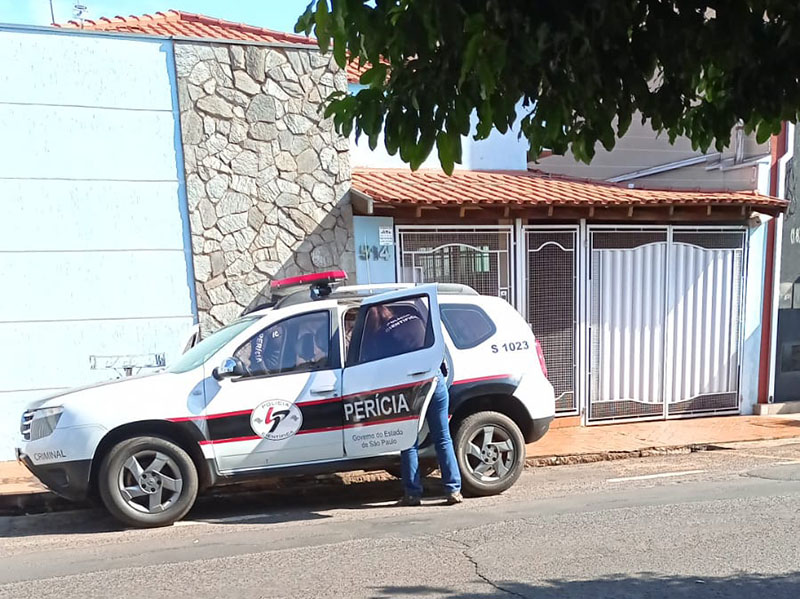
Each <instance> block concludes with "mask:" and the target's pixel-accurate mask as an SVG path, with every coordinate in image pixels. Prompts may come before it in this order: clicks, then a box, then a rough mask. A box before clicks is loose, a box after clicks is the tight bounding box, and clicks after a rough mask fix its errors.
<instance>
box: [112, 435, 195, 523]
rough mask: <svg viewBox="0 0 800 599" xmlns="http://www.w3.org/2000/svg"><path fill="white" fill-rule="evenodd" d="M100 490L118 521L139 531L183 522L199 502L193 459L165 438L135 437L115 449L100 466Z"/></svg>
mask: <svg viewBox="0 0 800 599" xmlns="http://www.w3.org/2000/svg"><path fill="white" fill-rule="evenodd" d="M98 487H99V491H100V497H101V499H102V500H103V504H104V505H105V506H106V509H107V510H108V511H109V512H110V513H111V515H112V516H114V517H115V518H116V519H117V520H119V521H121V522H123V523H125V524H128V525H130V526H136V527H140V528H152V527H156V526H167V525H169V524H172V523H173V522H175V521H176V520H180V519H181V518H183V516H185V515H186V513H187V512H188V511H189V510H190V509H191V507H192V505H194V501H195V499H196V498H197V489H198V477H197V469H196V468H195V465H194V462H192V458H190V457H189V455H188V454H187V453H186V452H185V451H184V450H183V449H181V448H180V447H179V446H178V445H176V444H175V443H172V442H171V441H167V440H166V439H162V438H161V437H136V438H133V439H128V440H126V441H122V442H120V443H118V444H117V445H115V446H114V447H112V448H111V450H110V451H109V452H108V453H107V454H106V456H105V458H103V461H102V463H101V465H100V471H99V478H98Z"/></svg>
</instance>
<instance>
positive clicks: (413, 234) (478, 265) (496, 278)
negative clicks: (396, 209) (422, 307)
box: [396, 226, 514, 302]
mask: <svg viewBox="0 0 800 599" xmlns="http://www.w3.org/2000/svg"><path fill="white" fill-rule="evenodd" d="M512 233H513V229H512V228H511V227H497V226H486V227H479V226H475V227H437V226H429V227H426V226H420V227H404V226H398V227H397V229H396V235H397V249H398V251H397V262H398V264H397V274H398V278H399V280H400V281H401V282H407V283H423V282H431V281H436V282H438V283H461V284H464V285H469V286H470V287H472V288H473V289H475V290H476V291H477V292H478V293H481V294H483V295H495V296H498V297H502V298H503V299H505V300H508V301H509V302H513V298H514V289H513V283H512V281H513V276H512V268H513V266H512V260H511V256H512V248H513V239H512Z"/></svg>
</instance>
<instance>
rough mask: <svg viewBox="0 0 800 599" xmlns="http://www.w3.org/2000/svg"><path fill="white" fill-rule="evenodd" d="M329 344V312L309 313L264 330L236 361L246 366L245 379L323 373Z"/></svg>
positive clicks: (327, 359)
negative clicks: (300, 373)
mask: <svg viewBox="0 0 800 599" xmlns="http://www.w3.org/2000/svg"><path fill="white" fill-rule="evenodd" d="M330 344H331V325H330V313H329V312H328V311H327V310H325V311H320V312H310V313H308V314H300V315H298V316H292V317H290V318H287V319H285V320H282V321H280V322H276V323H275V324H272V325H270V326H268V327H267V328H265V329H263V330H262V331H260V332H259V333H257V334H256V335H254V336H253V337H251V338H250V339H249V340H248V341H246V342H245V343H244V344H242V345H241V346H240V347H239V349H237V350H236V352H235V353H234V358H236V359H237V360H239V362H240V363H241V364H242V366H243V367H244V372H245V374H244V377H255V376H269V375H276V374H289V373H291V372H308V371H311V370H323V369H325V368H328V367H329V357H330Z"/></svg>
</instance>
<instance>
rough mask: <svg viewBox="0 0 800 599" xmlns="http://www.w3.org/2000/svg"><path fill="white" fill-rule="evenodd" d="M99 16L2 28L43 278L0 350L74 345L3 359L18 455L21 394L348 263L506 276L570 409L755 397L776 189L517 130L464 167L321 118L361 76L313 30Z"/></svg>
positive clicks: (733, 407)
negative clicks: (593, 167)
mask: <svg viewBox="0 0 800 599" xmlns="http://www.w3.org/2000/svg"><path fill="white" fill-rule="evenodd" d="M84 25H85V28H84V29H79V28H75V27H69V28H63V29H58V28H25V27H16V26H0V47H2V48H3V49H4V51H8V52H11V53H12V55H13V56H15V57H16V58H15V60H14V61H9V62H7V63H6V64H4V65H2V66H0V110H2V111H5V113H4V118H2V119H0V128H3V135H2V136H0V137H1V138H2V139H4V140H6V141H5V142H3V143H2V144H0V146H2V150H0V151H1V152H3V159H4V160H3V161H2V162H3V166H2V167H0V168H3V169H4V171H3V173H2V174H0V185H3V186H5V189H6V190H7V191H6V192H4V193H3V194H0V202H2V204H3V210H4V211H5V213H6V214H9V215H11V218H12V221H13V222H14V223H19V225H18V226H15V229H16V231H15V234H12V235H11V236H9V237H7V238H6V239H5V240H4V241H3V242H2V243H3V244H5V246H4V248H3V251H2V252H0V260H2V261H3V270H4V272H5V273H9V274H7V280H6V283H7V284H8V285H9V288H11V289H24V290H26V292H25V293H23V294H14V297H13V298H11V299H10V298H9V297H8V296H6V298H5V299H4V300H2V301H4V302H6V304H5V305H3V304H0V312H1V313H2V318H0V321H2V322H0V327H2V329H3V330H2V334H3V336H4V338H8V339H11V340H12V342H11V343H7V344H4V348H5V349H4V351H6V352H7V355H6V356H5V358H6V359H5V360H4V361H3V363H4V364H7V365H8V364H15V363H18V358H19V355H20V354H19V349H18V348H19V347H23V348H24V350H23V353H24V355H25V360H26V362H27V363H31V362H34V361H35V360H37V359H38V356H40V355H41V351H42V348H43V347H46V348H48V350H49V351H50V353H52V354H55V355H68V356H69V360H63V361H52V362H48V361H46V360H45V362H44V364H45V365H44V367H41V368H40V367H37V369H34V370H35V373H34V370H30V373H31V374H30V376H29V375H28V374H26V372H28V371H27V370H26V371H25V372H23V371H22V369H19V370H15V371H13V372H6V373H4V377H3V381H4V382H3V387H2V388H0V433H2V435H0V439H6V441H0V459H3V458H4V457H5V458H7V459H10V458H11V453H10V452H11V447H12V446H13V439H14V435H15V434H16V429H17V427H18V418H19V413H20V412H21V410H22V406H23V404H24V403H26V402H27V401H30V400H32V399H34V398H36V397H41V396H43V395H46V394H47V393H51V392H57V391H59V390H61V389H63V388H67V387H70V386H74V385H76V384H82V383H87V382H93V381H96V380H102V379H103V378H109V377H113V376H114V375H129V374H134V373H137V372H147V371H148V370H150V369H153V368H159V367H162V366H164V365H168V364H169V363H170V362H171V360H173V359H174V358H175V356H177V355H178V353H179V352H180V350H181V343H180V342H181V340H182V339H183V338H184V336H185V335H186V334H188V333H189V332H190V331H191V329H192V327H193V326H199V327H200V329H201V332H202V333H203V334H208V333H209V332H211V331H213V330H215V329H216V328H218V327H219V326H221V325H222V324H225V323H227V322H230V321H231V320H232V319H234V318H236V316H237V315H238V314H239V313H241V310H242V309H243V308H244V307H245V306H246V305H247V303H249V301H250V299H252V297H253V295H254V294H255V292H256V291H257V290H258V289H260V288H261V287H262V286H263V285H264V284H266V283H267V282H268V281H269V280H271V279H274V278H281V277H284V276H292V275H296V274H301V273H307V272H313V271H320V270H325V269H330V268H332V267H336V268H343V269H344V270H346V271H347V272H348V273H349V274H350V276H351V279H355V280H356V281H357V282H358V283H377V282H390V281H430V280H440V281H453V282H461V283H466V284H468V285H471V286H473V287H475V288H476V289H477V290H479V291H480V292H482V293H489V294H494V295H498V296H500V297H503V298H505V299H506V300H507V301H509V302H510V303H511V304H512V305H514V306H515V307H516V308H517V309H518V310H519V311H520V312H521V313H522V314H523V315H524V316H525V317H526V318H527V320H528V322H530V323H531V326H532V327H533V329H534V331H535V332H536V334H537V336H538V337H539V338H540V339H541V341H542V343H543V345H544V349H545V353H546V356H547V358H548V366H549V368H550V372H551V378H552V380H553V382H554V384H555V386H556V389H557V393H558V395H559V404H558V405H559V413H560V414H561V415H563V416H564V417H567V418H571V419H572V420H573V421H575V422H576V423H577V422H582V423H585V424H592V423H597V422H607V421H610V420H618V419H625V418H665V417H676V416H687V415H697V414H708V413H749V412H751V411H752V409H753V405H754V404H755V403H756V401H757V399H758V392H757V388H758V380H757V377H756V378H754V376H753V372H757V371H758V367H759V365H760V363H761V362H760V360H761V355H760V339H761V336H762V316H763V312H764V309H763V289H764V270H765V265H766V261H765V256H766V239H765V230H766V229H765V222H767V221H768V220H769V219H770V218H771V215H773V214H777V213H779V212H780V211H782V210H783V208H784V202H782V201H779V200H775V199H773V198H770V197H768V196H766V195H765V194H764V193H761V194H759V193H756V192H755V191H753V190H754V189H756V188H755V187H750V188H747V186H743V187H742V190H741V191H731V190H718V189H717V190H707V191H705V192H698V191H675V190H662V191H647V190H644V189H639V188H638V187H635V186H634V188H633V189H631V188H630V186H625V185H620V184H610V183H607V182H606V183H592V182H586V181H578V180H576V179H575V178H574V177H563V176H560V175H559V176H557V175H554V174H549V175H544V174H543V173H541V172H538V173H537V172H531V171H530V170H529V166H528V163H527V158H526V152H525V150H526V148H525V146H524V145H523V143H522V142H521V141H520V140H519V139H518V138H517V136H516V133H515V132H511V133H509V134H507V135H500V134H497V133H495V134H493V135H492V137H490V139H489V140H486V141H484V142H480V143H474V142H472V141H471V140H465V152H464V158H465V161H464V164H463V165H461V167H460V169H459V170H458V171H457V173H456V175H455V176H454V177H452V178H448V177H446V176H445V175H444V174H443V173H441V171H439V170H438V165H437V164H436V163H435V162H434V161H435V158H433V159H431V160H429V161H428V163H426V164H425V165H423V169H421V170H420V171H418V172H416V173H411V172H409V171H408V170H407V167H405V165H402V164H399V163H398V162H397V158H396V157H390V156H388V155H386V154H385V152H381V151H380V150H378V151H375V152H370V151H367V150H366V149H365V147H364V146H363V140H362V142H360V143H356V141H355V140H354V139H349V140H348V139H344V138H341V137H339V136H338V135H337V134H336V133H335V131H334V130H333V126H332V123H331V121H330V120H329V119H324V118H322V115H321V108H322V105H323V100H324V98H325V97H326V96H327V95H328V94H329V93H331V92H332V91H333V90H343V89H346V87H347V85H348V84H349V85H351V86H353V85H357V74H356V73H354V72H350V73H348V72H342V71H340V70H339V69H338V67H337V66H336V65H335V64H334V63H333V62H332V60H331V58H330V57H329V56H323V55H321V54H320V52H319V50H318V49H317V47H316V44H315V43H313V42H311V41H310V40H308V39H307V38H303V37H301V36H294V35H289V34H281V33H276V32H272V31H269V30H265V29H261V28H256V27H250V26H245V25H240V24H234V23H226V22H224V21H220V20H218V19H212V18H209V17H203V16H199V15H189V14H186V13H179V12H175V11H169V12H167V13H158V14H156V15H153V16H143V17H135V18H134V17H131V18H115V19H107V20H99V21H97V22H91V21H90V22H86V23H85V24H84ZM33 48H35V49H36V50H35V51H34V50H32V49H33ZM40 48H41V51H39V49H40ZM43 69H44V71H43ZM353 70H354V71H355V69H353ZM45 72H46V75H47V77H44V76H43V74H44V73H45ZM123 75H124V76H123ZM73 88H74V89H73ZM56 90H58V93H56ZM63 90H72V91H71V92H70V93H64V91H63ZM71 94H73V95H71ZM25 110H27V111H29V114H28V113H25V114H22V113H20V111H25ZM12 139H14V140H20V142H19V143H13V144H12V143H9V141H8V140H12ZM718 290H723V293H717V291H718ZM29 292H30V293H29ZM31 295H32V296H33V297H34V298H35V299H34V300H32V299H31V297H29V296H31ZM37 335H38V336H37ZM687 352H688V353H687ZM687 356H688V357H687ZM37 364H38V362H37ZM43 373H44V374H43ZM34 374H35V375H34Z"/></svg>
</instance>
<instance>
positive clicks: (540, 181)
mask: <svg viewBox="0 0 800 599" xmlns="http://www.w3.org/2000/svg"><path fill="white" fill-rule="evenodd" d="M352 177H353V189H355V190H356V191H358V192H360V193H362V194H364V195H367V196H369V197H371V198H372V199H373V200H374V201H376V202H379V203H385V204H394V205H432V206H462V205H489V204H495V205H497V204H500V205H510V206H522V205H528V206H530V205H540V206H541V205H544V206H550V205H554V206H592V205H594V206H648V205H652V206H658V205H672V204H697V205H710V204H713V205H719V204H725V205H745V204H747V205H750V206H765V207H772V208H773V209H779V210H783V209H785V208H786V206H787V202H786V201H785V200H780V199H778V198H773V197H770V196H764V195H760V194H758V193H756V192H755V191H735V192H734V191H676V190H651V189H629V188H627V187H620V186H618V185H613V184H607V183H600V182H591V181H580V180H575V179H567V178H561V177H549V176H542V175H541V174H537V173H531V172H524V171H455V172H454V173H453V175H452V176H448V175H446V174H445V173H444V172H442V171H438V170H419V171H416V172H413V171H410V170H405V169H367V168H361V169H354V170H353V174H352Z"/></svg>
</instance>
